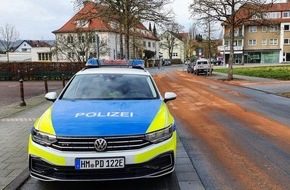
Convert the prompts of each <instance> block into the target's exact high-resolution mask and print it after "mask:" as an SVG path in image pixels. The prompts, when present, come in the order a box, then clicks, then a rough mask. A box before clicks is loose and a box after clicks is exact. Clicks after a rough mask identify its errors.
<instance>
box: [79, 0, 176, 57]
mask: <svg viewBox="0 0 290 190" xmlns="http://www.w3.org/2000/svg"><path fill="white" fill-rule="evenodd" d="M80 2H82V1H81V0H76V4H80ZM95 2H96V6H97V7H98V12H97V14H95V15H93V14H92V13H90V15H91V16H92V17H94V16H95V17H99V16H102V17H103V18H106V19H108V21H114V22H116V23H118V32H119V34H120V40H122V39H123V35H124V39H125V51H126V58H129V57H130V36H131V35H132V33H134V35H136V31H135V30H134V28H136V27H138V25H139V26H140V22H142V21H152V22H154V23H163V22H164V21H169V20H170V18H171V12H170V11H165V8H164V7H165V6H166V5H168V4H169V3H170V2H171V0H123V1H120V0H99V1H95ZM100 5H101V6H102V7H106V8H101V9H100V8H99V6H100ZM116 30H117V28H116ZM139 33H140V34H139V35H142V32H139ZM122 46H123V42H122V41H121V42H120V49H122Z"/></svg>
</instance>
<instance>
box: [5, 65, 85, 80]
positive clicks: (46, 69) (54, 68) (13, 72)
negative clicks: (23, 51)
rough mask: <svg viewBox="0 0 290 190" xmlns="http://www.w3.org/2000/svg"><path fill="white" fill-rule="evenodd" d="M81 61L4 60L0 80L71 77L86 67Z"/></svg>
mask: <svg viewBox="0 0 290 190" xmlns="http://www.w3.org/2000/svg"><path fill="white" fill-rule="evenodd" d="M84 66H85V63H81V62H5V63H4V62H3V63H0V80H19V79H23V80H43V77H44V76H46V77H47V78H48V79H49V80H59V79H62V78H63V77H64V78H65V79H69V78H70V77H72V76H73V75H74V74H75V73H76V72H78V71H79V70H81V69H82V68H84Z"/></svg>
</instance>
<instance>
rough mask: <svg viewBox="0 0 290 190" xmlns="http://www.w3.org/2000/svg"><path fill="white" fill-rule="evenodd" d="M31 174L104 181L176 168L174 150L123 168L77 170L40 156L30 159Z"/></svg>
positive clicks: (50, 178) (46, 178)
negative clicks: (51, 162) (52, 162)
mask: <svg viewBox="0 0 290 190" xmlns="http://www.w3.org/2000/svg"><path fill="white" fill-rule="evenodd" d="M29 168H30V171H31V176H32V177H34V178H37V179H40V180H43V181H54V180H59V181H92V180H94V181H103V180H121V179H135V178H151V177H159V176H162V175H166V174H168V173H171V172H172V171H173V170H174V154H173V152H167V153H164V154H162V155H160V156H158V157H156V158H154V159H152V160H150V161H148V162H145V163H141V164H132V165H126V167H125V168H122V169H95V170H76V169H75V167H73V166H55V165H51V164H49V163H47V162H45V161H43V160H41V159H40V158H36V157H31V156H30V159H29Z"/></svg>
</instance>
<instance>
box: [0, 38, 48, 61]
mask: <svg viewBox="0 0 290 190" xmlns="http://www.w3.org/2000/svg"><path fill="white" fill-rule="evenodd" d="M13 49H14V50H13V51H12V52H9V61H12V62H13V61H52V52H51V51H52V46H51V45H50V44H49V43H47V42H45V41H40V40H23V41H21V42H20V43H19V44H18V45H17V46H16V47H14V48H13ZM0 61H3V62H6V61H7V56H6V55H4V56H1V57H0Z"/></svg>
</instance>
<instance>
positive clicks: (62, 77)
mask: <svg viewBox="0 0 290 190" xmlns="http://www.w3.org/2000/svg"><path fill="white" fill-rule="evenodd" d="M61 79H62V87H63V88H64V87H65V78H64V74H62V75H61Z"/></svg>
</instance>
